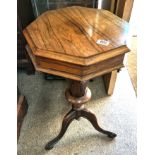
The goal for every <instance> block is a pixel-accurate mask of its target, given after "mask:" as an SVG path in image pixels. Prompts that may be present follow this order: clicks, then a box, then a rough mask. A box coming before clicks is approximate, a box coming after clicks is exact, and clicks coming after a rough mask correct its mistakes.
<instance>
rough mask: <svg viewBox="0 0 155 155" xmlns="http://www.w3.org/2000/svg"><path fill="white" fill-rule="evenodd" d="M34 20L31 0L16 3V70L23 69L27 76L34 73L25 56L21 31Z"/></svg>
mask: <svg viewBox="0 0 155 155" xmlns="http://www.w3.org/2000/svg"><path fill="white" fill-rule="evenodd" d="M33 20H34V15H33V12H32V6H31V0H18V1H17V68H18V69H24V70H26V71H27V74H33V73H34V72H35V70H34V67H33V64H32V62H31V60H30V58H29V56H28V55H27V52H26V49H25V45H26V40H25V38H24V36H23V33H22V31H23V29H24V28H25V27H26V26H27V25H28V24H30V23H31V22H32V21H33Z"/></svg>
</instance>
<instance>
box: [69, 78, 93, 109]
mask: <svg viewBox="0 0 155 155" xmlns="http://www.w3.org/2000/svg"><path fill="white" fill-rule="evenodd" d="M90 98H91V91H90V89H89V88H88V87H87V81H74V80H71V81H70V85H69V88H68V89H67V90H66V99H67V100H68V102H69V103H70V104H71V105H72V108H74V109H82V108H84V103H86V102H88V101H89V100H90Z"/></svg>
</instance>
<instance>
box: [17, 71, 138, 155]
mask: <svg viewBox="0 0 155 155" xmlns="http://www.w3.org/2000/svg"><path fill="white" fill-rule="evenodd" d="M18 86H19V88H20V90H21V93H22V94H25V96H26V98H27V100H28V104H29V109H28V113H27V115H26V117H25V119H24V121H23V125H22V129H21V135H20V138H19V142H18V155H136V143H137V142H136V96H135V93H134V90H133V87H132V84H131V81H130V78H129V75H128V72H127V70H126V69H122V71H121V72H120V73H119V74H118V78H117V82H116V87H115V90H114V94H113V95H112V96H106V94H105V90H104V85H103V81H102V78H101V77H99V78H96V79H95V80H94V81H93V82H89V87H90V89H91V90H92V100H91V101H89V102H88V103H87V104H86V107H87V108H89V109H90V110H92V111H94V113H95V114H96V116H97V118H98V122H99V124H100V125H101V127H103V128H105V129H107V130H111V131H113V132H115V133H117V134H118V136H117V137H116V139H115V140H112V141H111V140H109V139H108V138H107V137H105V136H104V135H102V134H101V133H99V132H97V131H96V130H95V129H94V128H93V127H92V125H91V124H90V123H89V122H88V121H87V120H85V119H84V118H81V120H80V121H76V120H75V121H73V122H72V124H71V125H70V126H69V128H68V130H67V132H66V134H65V136H64V137H63V138H62V139H61V141H60V142H59V143H58V144H57V145H55V147H54V148H53V150H51V151H45V150H44V146H45V144H46V143H47V142H48V141H49V140H51V139H52V138H54V137H55V136H56V135H57V134H58V132H59V130H60V127H61V121H62V118H63V116H64V115H65V113H66V112H67V111H68V110H69V109H70V105H69V104H68V103H67V102H66V100H65V97H64V92H65V88H66V87H67V82H66V81H46V80H44V78H43V75H42V74H40V73H36V75H31V76H28V75H26V74H25V73H18Z"/></svg>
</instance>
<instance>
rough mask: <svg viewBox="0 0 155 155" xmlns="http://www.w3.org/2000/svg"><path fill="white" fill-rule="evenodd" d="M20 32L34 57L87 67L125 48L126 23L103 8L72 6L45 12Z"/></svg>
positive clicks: (123, 51) (111, 56)
mask: <svg viewBox="0 0 155 155" xmlns="http://www.w3.org/2000/svg"><path fill="white" fill-rule="evenodd" d="M23 33H24V36H25V38H26V40H27V42H28V45H29V47H30V49H31V51H32V55H33V56H34V57H37V58H42V59H43V58H45V59H49V60H53V61H59V62H63V63H69V64H73V65H79V66H90V65H93V64H97V63H100V62H102V61H104V60H107V59H110V58H113V57H116V56H119V55H123V54H125V53H126V52H128V51H129V49H128V47H127V46H126V37H127V33H128V23H127V22H125V21H124V20H122V19H120V18H119V17H117V16H116V15H114V14H112V13H111V12H109V11H107V10H98V9H92V8H85V7H78V6H74V7H67V8H63V9H57V10H51V11H47V12H45V13H43V14H42V15H41V16H39V17H38V18H37V19H36V20H35V21H33V22H32V23H31V24H30V25H28V26H27V27H26V29H25V30H24V31H23ZM37 62H38V61H37ZM38 65H39V63H38ZM40 66H41V65H40ZM58 70H59V71H60V69H58ZM80 76H83V71H82V73H80Z"/></svg>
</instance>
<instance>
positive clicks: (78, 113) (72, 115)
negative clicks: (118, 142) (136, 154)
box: [45, 109, 117, 150]
mask: <svg viewBox="0 0 155 155" xmlns="http://www.w3.org/2000/svg"><path fill="white" fill-rule="evenodd" d="M80 117H84V118H86V119H87V120H88V121H90V122H91V124H92V125H93V127H94V128H95V129H96V130H97V131H99V132H100V133H102V134H105V135H107V136H108V137H109V138H115V137H116V136H117V135H116V134H115V133H113V132H110V131H107V130H104V129H102V128H101V127H100V126H99V125H98V123H97V119H96V116H95V115H94V114H93V113H92V112H90V111H88V110H87V109H82V110H75V109H71V110H70V111H69V112H68V113H67V114H66V116H65V117H64V119H63V122H62V127H61V130H60V133H59V134H58V136H57V137H55V138H54V139H53V140H51V141H50V142H48V144H47V145H46V146H45V149H46V150H50V149H52V148H53V147H54V145H55V144H56V143H57V142H58V141H59V140H60V139H61V138H62V137H63V135H64V134H65V132H66V130H67V128H68V126H69V124H70V123H71V122H72V121H73V120H74V119H77V120H78V119H79V118H80Z"/></svg>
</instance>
